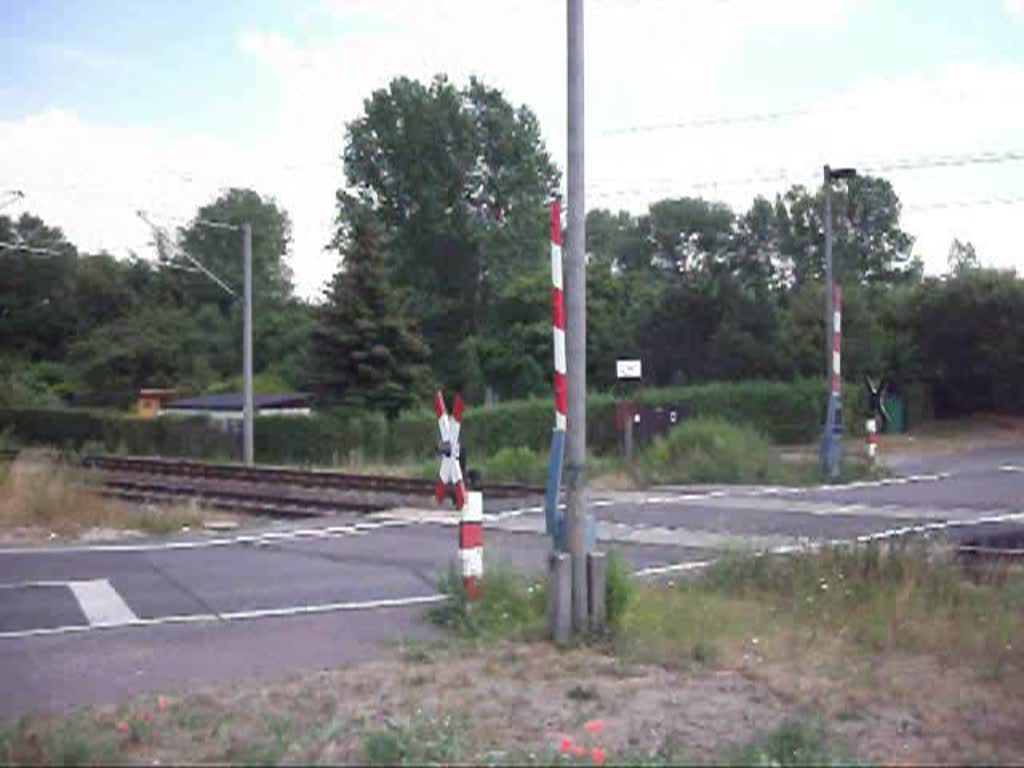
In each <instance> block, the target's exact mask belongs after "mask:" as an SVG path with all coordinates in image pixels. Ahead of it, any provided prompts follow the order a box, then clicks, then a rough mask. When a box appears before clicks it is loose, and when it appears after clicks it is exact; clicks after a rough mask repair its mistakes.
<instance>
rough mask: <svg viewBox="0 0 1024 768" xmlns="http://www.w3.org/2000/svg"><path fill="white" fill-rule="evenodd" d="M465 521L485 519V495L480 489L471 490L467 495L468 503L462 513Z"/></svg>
mask: <svg viewBox="0 0 1024 768" xmlns="http://www.w3.org/2000/svg"><path fill="white" fill-rule="evenodd" d="M460 516H461V519H462V522H464V523H482V522H483V521H484V495H483V494H482V493H480V491H470V492H469V493H468V494H467V495H466V503H465V504H464V505H463V507H462V510H461V513H460Z"/></svg>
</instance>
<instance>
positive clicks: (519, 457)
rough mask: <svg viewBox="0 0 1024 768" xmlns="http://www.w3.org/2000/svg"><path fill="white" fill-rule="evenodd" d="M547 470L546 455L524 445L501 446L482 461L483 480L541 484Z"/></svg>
mask: <svg viewBox="0 0 1024 768" xmlns="http://www.w3.org/2000/svg"><path fill="white" fill-rule="evenodd" d="M547 470H548V467H547V457H545V456H541V455H538V454H537V453H536V452H535V451H532V450H530V449H529V448H527V447H526V446H525V445H519V446H516V447H508V448H502V449H501V450H499V451H498V452H497V453H496V454H494V455H493V456H491V458H489V459H487V461H486V462H485V463H484V482H485V483H486V482H519V483H538V484H543V483H544V481H545V479H546V478H547Z"/></svg>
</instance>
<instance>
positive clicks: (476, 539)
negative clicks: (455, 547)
mask: <svg viewBox="0 0 1024 768" xmlns="http://www.w3.org/2000/svg"><path fill="white" fill-rule="evenodd" d="M459 561H460V562H461V564H462V589H463V592H464V593H465V595H466V597H467V598H468V599H469V600H475V599H476V598H477V597H479V596H480V580H481V579H482V578H483V576H484V495H483V494H482V493H480V491H470V492H469V494H468V495H467V496H466V504H465V506H463V507H462V509H461V510H460V518H459Z"/></svg>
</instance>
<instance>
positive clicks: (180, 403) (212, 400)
mask: <svg viewBox="0 0 1024 768" xmlns="http://www.w3.org/2000/svg"><path fill="white" fill-rule="evenodd" d="M312 400H313V396H312V395H310V394H308V393H306V392H274V393H269V394H257V395H253V401H254V404H255V406H256V410H260V409H263V408H306V407H308V406H309V404H310V402H311V401H312ZM163 408H164V410H167V411H240V410H242V393H241V392H225V393H224V394H220V395H200V396H198V397H186V398H183V399H181V400H172V401H171V402H169V403H167V404H165V405H164V407H163Z"/></svg>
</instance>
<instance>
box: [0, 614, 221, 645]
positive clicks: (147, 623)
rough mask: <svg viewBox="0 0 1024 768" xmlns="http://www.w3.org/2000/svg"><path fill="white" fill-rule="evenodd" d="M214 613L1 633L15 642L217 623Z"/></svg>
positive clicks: (1, 635) (0, 637) (0, 638)
mask: <svg viewBox="0 0 1024 768" xmlns="http://www.w3.org/2000/svg"><path fill="white" fill-rule="evenodd" d="M217 620H218V617H217V615H216V614H213V613H192V614H184V615H180V616H160V617H159V618H156V619H136V620H135V621H133V622H131V623H129V624H117V625H110V624H94V625H90V624H68V625H65V626H61V627H43V628H41V629H18V630H12V631H8V632H0V640H5V639H6V640H14V639H17V638H20V637H41V636H43V637H45V636H46V635H68V634H74V633H77V632H89V631H90V630H94V629H114V628H116V627H155V626H160V625H163V624H194V623H198V622H204V621H217Z"/></svg>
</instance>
